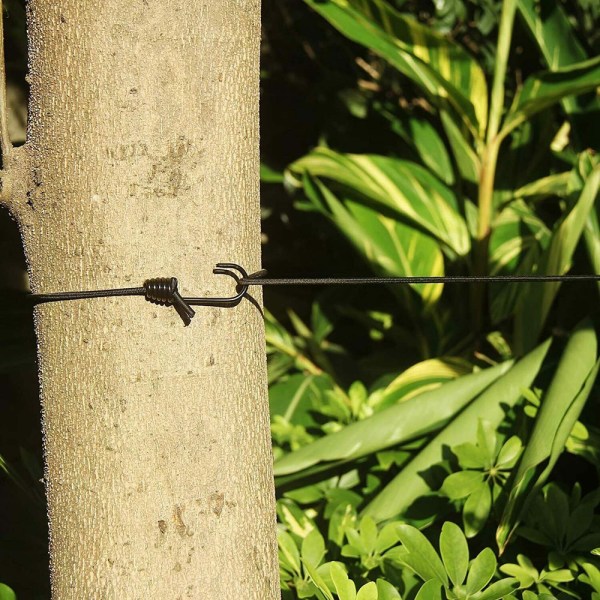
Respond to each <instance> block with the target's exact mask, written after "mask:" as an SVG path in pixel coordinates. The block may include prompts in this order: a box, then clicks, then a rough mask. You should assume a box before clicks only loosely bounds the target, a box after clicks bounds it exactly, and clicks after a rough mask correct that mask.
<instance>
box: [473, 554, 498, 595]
mask: <svg viewBox="0 0 600 600" xmlns="http://www.w3.org/2000/svg"><path fill="white" fill-rule="evenodd" d="M496 565H497V562H496V556H495V555H494V552H493V550H492V549H491V548H484V549H483V550H482V551H481V552H480V553H479V554H478V555H477V557H476V558H475V559H474V560H473V562H472V563H471V568H470V569H469V575H468V576H467V585H466V591H467V593H468V594H476V593H477V592H479V591H481V590H482V589H483V588H484V587H485V586H486V585H487V584H488V583H489V582H490V581H491V579H492V577H493V576H494V573H495V572H496Z"/></svg>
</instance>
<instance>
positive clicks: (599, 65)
mask: <svg viewBox="0 0 600 600" xmlns="http://www.w3.org/2000/svg"><path fill="white" fill-rule="evenodd" d="M598 86H600V57H596V58H593V59H590V60H586V61H583V62H580V63H577V64H574V65H569V66H567V67H563V68H561V69H555V70H553V71H544V72H542V73H538V74H537V75H531V76H530V77H528V78H527V79H526V80H525V83H524V84H523V87H522V89H521V90H520V92H519V94H518V96H517V97H516V99H515V102H514V103H513V106H512V107H511V109H510V110H509V112H508V115H507V116H506V119H505V121H504V124H503V126H502V130H501V132H500V133H499V135H500V136H501V137H505V136H506V135H508V133H510V132H511V131H512V130H513V129H514V128H515V127H517V126H518V125H520V124H521V123H523V122H524V121H525V120H527V119H529V118H530V117H531V116H533V115H534V114H536V113H538V112H540V111H541V110H544V109H545V108H548V107H549V106H552V105H553V104H556V103H557V102H560V101H561V100H563V99H564V98H567V97H569V96H576V95H578V94H583V93H585V92H589V91H592V90H595V89H596V88H597V87H598Z"/></svg>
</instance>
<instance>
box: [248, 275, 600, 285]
mask: <svg viewBox="0 0 600 600" xmlns="http://www.w3.org/2000/svg"><path fill="white" fill-rule="evenodd" d="M552 281H562V282H564V281H600V275H480V276H460V275H459V276H457V275H444V276H439V277H418V276H417V277H322V278H319V277H299V278H291V277H281V278H279V277H278V278H269V277H265V278H262V277H254V276H252V275H251V276H249V277H242V278H241V279H240V280H239V283H240V284H241V285H262V286H267V285H380V284H391V285H398V284H415V283H432V284H436V283H494V282H504V283H509V282H515V283H546V282H552Z"/></svg>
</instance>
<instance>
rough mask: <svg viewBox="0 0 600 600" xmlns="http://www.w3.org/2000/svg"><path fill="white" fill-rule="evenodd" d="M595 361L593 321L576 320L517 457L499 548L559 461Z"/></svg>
mask: <svg viewBox="0 0 600 600" xmlns="http://www.w3.org/2000/svg"><path fill="white" fill-rule="evenodd" d="M596 361H597V340H596V334H595V332H594V328H593V326H592V324H591V323H590V322H588V321H586V322H583V323H582V324H580V325H579V327H578V328H577V329H576V330H575V331H574V332H573V334H572V335H571V338H570V339H569V342H568V343H567V346H566V348H565V350H564V352H563V354H562V357H561V359H560V363H559V365H558V368H557V369H556V373H555V374H554V377H553V379H552V382H551V383H550V387H549V388H548V391H547V392H546V395H545V397H544V399H543V401H542V405H541V407H540V409H539V411H538V414H537V418H536V421H535V424H534V427H533V431H532V433H531V436H530V438H529V440H528V442H527V445H526V447H525V451H524V453H523V456H522V458H521V460H520V462H519V467H518V470H517V474H516V476H515V478H514V480H513V485H512V489H511V490H510V496H509V499H508V502H507V504H506V507H505V509H504V513H503V515H502V518H501V520H500V524H499V526H498V530H497V532H496V540H497V542H498V547H499V548H500V550H501V551H503V550H504V548H505V547H506V544H507V543H508V541H509V539H510V536H511V535H512V533H513V531H514V529H515V528H516V526H517V524H518V522H519V521H520V519H521V516H522V515H523V513H524V511H525V509H526V508H527V506H528V504H529V501H530V499H531V497H532V496H533V494H534V492H535V491H537V490H538V489H539V488H540V487H541V486H542V485H543V484H544V482H545V480H546V478H547V477H548V475H549V474H550V472H551V471H552V469H553V467H554V464H555V463H556V461H557V460H558V457H559V456H560V454H561V452H562V450H563V448H564V445H565V442H566V440H567V438H568V436H569V434H570V432H571V430H572V429H573V426H574V425H575V423H576V421H577V419H578V418H579V415H580V414H581V411H582V410H583V407H584V405H585V402H586V400H587V397H588V395H589V393H590V391H591V388H592V385H593V383H594V381H595V379H596V375H597V372H598V368H599V366H600V361H599V362H596Z"/></svg>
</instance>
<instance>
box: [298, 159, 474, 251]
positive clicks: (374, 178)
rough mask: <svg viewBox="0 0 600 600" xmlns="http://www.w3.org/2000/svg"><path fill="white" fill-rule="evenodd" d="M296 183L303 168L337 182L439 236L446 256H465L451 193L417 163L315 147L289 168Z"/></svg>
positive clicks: (463, 230)
mask: <svg viewBox="0 0 600 600" xmlns="http://www.w3.org/2000/svg"><path fill="white" fill-rule="evenodd" d="M289 173H290V174H291V175H292V177H295V184H296V185H299V184H300V182H301V179H300V178H301V176H302V175H303V174H305V173H308V174H310V175H311V176H312V177H318V178H320V179H327V180H330V181H332V182H334V183H335V184H338V186H341V187H342V189H343V193H344V195H346V196H349V197H351V198H352V199H353V200H356V201H359V202H360V201H362V202H364V203H367V202H368V203H370V204H371V205H374V206H375V207H380V210H381V212H382V213H383V212H387V213H388V214H389V213H390V211H392V215H394V214H396V215H398V216H399V217H400V218H401V219H403V220H408V221H411V222H412V223H414V224H415V225H417V226H419V227H421V228H422V229H423V230H425V231H427V232H429V233H430V234H431V235H432V236H434V237H435V238H437V239H438V240H439V241H441V242H442V243H443V244H444V246H445V249H446V250H450V251H451V252H450V255H451V256H452V254H458V255H459V256H464V255H465V254H467V253H468V251H469V248H470V239H469V233H468V231H467V226H466V223H465V221H464V219H463V217H462V216H461V214H460V210H459V206H458V202H457V200H456V197H455V195H454V194H453V192H452V191H451V190H450V189H449V188H447V187H446V186H445V185H444V184H443V183H442V182H440V181H439V180H438V179H437V178H436V177H434V176H433V175H432V174H431V173H429V172H428V171H427V170H426V169H424V168H423V167H420V166H419V165H416V164H415V163H412V162H409V161H405V160H399V159H395V158H388V157H385V156H376V155H366V154H365V155H359V154H340V153H338V152H334V151H333V150H329V149H327V148H317V149H315V150H314V151H313V152H312V153H311V154H308V155H307V156H305V157H303V158H301V159H300V160H298V161H296V162H295V163H293V164H292V165H290V167H289Z"/></svg>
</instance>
